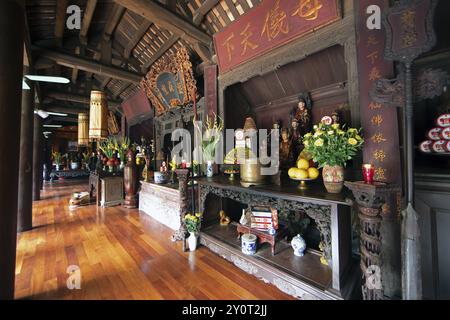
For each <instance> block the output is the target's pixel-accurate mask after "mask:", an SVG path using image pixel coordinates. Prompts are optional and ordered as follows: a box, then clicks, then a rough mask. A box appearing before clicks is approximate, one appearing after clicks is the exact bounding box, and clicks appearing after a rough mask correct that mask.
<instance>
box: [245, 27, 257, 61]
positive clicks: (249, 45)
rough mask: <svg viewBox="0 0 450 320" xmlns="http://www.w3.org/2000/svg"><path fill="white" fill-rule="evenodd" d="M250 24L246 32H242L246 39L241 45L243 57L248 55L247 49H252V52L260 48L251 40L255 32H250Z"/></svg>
mask: <svg viewBox="0 0 450 320" xmlns="http://www.w3.org/2000/svg"><path fill="white" fill-rule="evenodd" d="M249 29H250V23H248V24H247V27H246V28H245V29H244V31H242V32H241V36H243V37H244V40H242V41H241V44H242V45H243V47H244V48H243V49H242V53H241V56H243V55H244V54H246V53H247V48H250V49H252V50H255V49H256V48H258V45H257V44H255V43H253V42H251V41H250V40H249V39H250V37H251V36H252V35H253V32H251V31H250V30H249Z"/></svg>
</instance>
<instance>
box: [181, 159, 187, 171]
mask: <svg viewBox="0 0 450 320" xmlns="http://www.w3.org/2000/svg"><path fill="white" fill-rule="evenodd" d="M181 168H182V169H186V168H187V163H186V160H183V161H182V162H181Z"/></svg>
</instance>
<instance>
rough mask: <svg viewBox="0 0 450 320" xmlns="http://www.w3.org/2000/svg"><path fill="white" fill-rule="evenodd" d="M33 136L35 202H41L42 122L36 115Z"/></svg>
mask: <svg viewBox="0 0 450 320" xmlns="http://www.w3.org/2000/svg"><path fill="white" fill-rule="evenodd" d="M33 129H34V134H33V201H39V200H41V181H42V120H41V117H39V116H38V115H37V114H36V115H34V128H33Z"/></svg>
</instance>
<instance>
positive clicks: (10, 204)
mask: <svg viewBox="0 0 450 320" xmlns="http://www.w3.org/2000/svg"><path fill="white" fill-rule="evenodd" d="M24 18H25V13H24V4H23V2H19V1H14V0H3V1H0V21H1V28H0V44H1V45H0V83H1V85H0V161H1V165H0V300H2V299H13V298H14V281H15V268H16V237H17V186H18V173H19V147H20V139H19V138H20V110H21V95H22V75H23V51H24V50H23V42H24V30H25V21H24Z"/></svg>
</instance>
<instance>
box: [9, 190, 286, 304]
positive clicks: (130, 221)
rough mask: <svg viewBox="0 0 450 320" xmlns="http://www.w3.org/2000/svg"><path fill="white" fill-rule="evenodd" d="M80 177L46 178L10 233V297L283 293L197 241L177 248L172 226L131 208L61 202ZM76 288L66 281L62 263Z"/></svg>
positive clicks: (253, 296) (211, 296) (267, 296)
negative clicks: (28, 223)
mask: <svg viewBox="0 0 450 320" xmlns="http://www.w3.org/2000/svg"><path fill="white" fill-rule="evenodd" d="M85 188H86V183H84V184H80V183H79V182H64V183H59V184H56V185H55V184H54V186H46V188H45V191H43V193H42V195H43V197H42V198H43V200H42V201H39V202H36V203H35V205H34V210H33V211H34V213H33V214H34V226H35V228H34V230H32V231H29V232H25V233H22V234H20V235H19V236H18V243H17V267H16V298H17V299H171V300H176V299H202V300H204V299H225V300H236V299H291V297H290V296H288V295H286V294H284V293H282V292H281V291H279V290H278V289H276V288H275V287H273V286H270V285H266V284H265V283H264V282H262V281H259V280H257V279H256V278H254V277H253V276H250V275H248V274H246V273H245V272H243V271H241V270H240V269H238V268H237V267H235V266H234V265H232V264H230V263H229V262H227V261H226V260H224V259H222V258H220V257H218V256H216V255H215V254H214V253H212V252H211V251H209V250H208V249H206V248H204V247H201V248H199V249H198V250H197V251H195V252H192V253H190V252H187V253H183V252H182V251H181V243H173V242H171V241H170V236H171V234H172V231H171V230H170V229H168V228H167V227H165V226H163V225H161V224H160V223H158V222H156V221H155V220H153V219H151V218H150V217H148V216H146V215H145V214H140V213H139V212H138V211H137V210H126V209H124V208H122V207H114V208H107V209H102V208H97V207H95V206H89V207H84V208H81V209H77V210H75V211H72V212H71V211H70V210H69V209H68V199H69V196H70V194H71V193H72V192H75V191H84V189H85ZM70 265H76V266H79V267H80V270H81V289H80V290H69V289H67V285H66V281H67V278H68V276H69V274H68V273H67V267H68V266H70Z"/></svg>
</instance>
